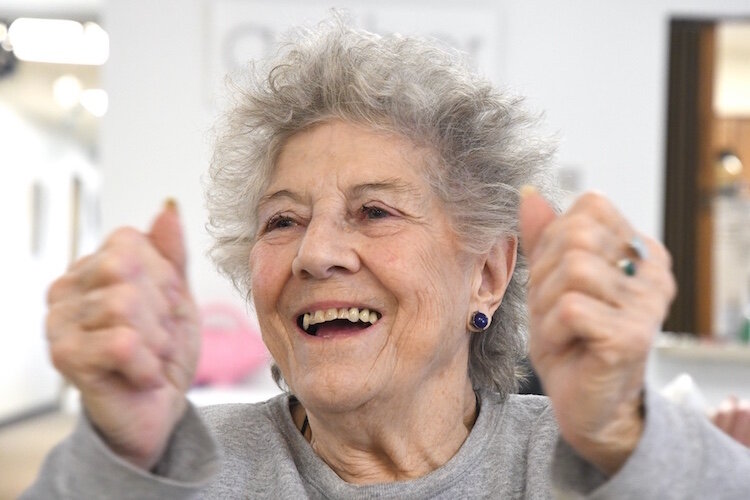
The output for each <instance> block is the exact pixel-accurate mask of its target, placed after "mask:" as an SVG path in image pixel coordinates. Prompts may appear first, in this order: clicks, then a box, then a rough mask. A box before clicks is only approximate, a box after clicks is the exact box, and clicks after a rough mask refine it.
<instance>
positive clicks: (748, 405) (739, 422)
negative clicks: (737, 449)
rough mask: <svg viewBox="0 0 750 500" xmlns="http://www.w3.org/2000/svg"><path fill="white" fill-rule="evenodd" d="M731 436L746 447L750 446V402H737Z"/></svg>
mask: <svg viewBox="0 0 750 500" xmlns="http://www.w3.org/2000/svg"><path fill="white" fill-rule="evenodd" d="M729 435H730V436H732V437H733V438H734V439H736V440H737V441H739V442H740V443H742V444H744V445H745V446H750V401H744V400H743V401H738V402H737V405H736V406H735V411H734V422H733V423H732V427H731V430H730V432H729Z"/></svg>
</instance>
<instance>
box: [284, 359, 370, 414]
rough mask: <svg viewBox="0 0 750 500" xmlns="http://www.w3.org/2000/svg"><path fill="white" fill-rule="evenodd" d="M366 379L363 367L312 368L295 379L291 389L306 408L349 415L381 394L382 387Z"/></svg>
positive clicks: (290, 385) (290, 386)
mask: <svg viewBox="0 0 750 500" xmlns="http://www.w3.org/2000/svg"><path fill="white" fill-rule="evenodd" d="M363 375H364V373H363V371H362V367H361V366H359V367H357V366H351V367H337V368H335V369H332V367H331V366H326V367H321V369H320V370H316V369H314V368H313V369H311V370H307V371H305V372H304V373H303V374H301V376H300V377H296V378H295V380H294V381H293V382H291V383H290V384H289V388H290V389H291V391H292V393H293V394H294V395H295V396H297V398H298V399H299V400H300V401H301V402H302V404H303V405H304V406H305V407H307V408H317V409H320V410H322V411H330V412H337V413H338V412H346V411H350V410H354V409H357V408H359V407H361V406H363V405H365V404H366V403H367V402H368V401H370V400H371V399H373V398H374V397H375V396H376V395H377V394H378V392H379V391H378V390H377V387H380V386H381V384H378V383H376V382H375V381H374V380H373V379H372V377H368V378H364V377H363Z"/></svg>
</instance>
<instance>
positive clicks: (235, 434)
mask: <svg viewBox="0 0 750 500" xmlns="http://www.w3.org/2000/svg"><path fill="white" fill-rule="evenodd" d="M285 405H288V396H287V395H285V394H282V395H279V396H276V397H274V398H271V399H269V400H268V401H263V402H261V403H233V404H221V405H212V406H206V407H202V408H199V410H198V413H199V414H200V416H201V418H202V419H203V421H204V422H205V424H206V426H207V427H208V428H209V429H211V431H212V432H213V433H214V435H216V436H217V437H218V438H219V440H220V441H224V442H226V441H231V440H232V439H233V438H240V437H242V438H244V439H247V438H252V436H254V435H258V436H262V435H264V434H267V433H268V432H271V431H273V432H278V431H279V429H280V427H281V426H282V424H283V422H282V420H283V415H284V413H283V411H282V409H283V408H285Z"/></svg>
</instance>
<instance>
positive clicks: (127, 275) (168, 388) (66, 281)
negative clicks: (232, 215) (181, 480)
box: [47, 207, 200, 469]
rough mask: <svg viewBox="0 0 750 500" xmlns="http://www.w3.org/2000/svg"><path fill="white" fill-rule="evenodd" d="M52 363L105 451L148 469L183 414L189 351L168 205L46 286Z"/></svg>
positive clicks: (192, 343)
mask: <svg viewBox="0 0 750 500" xmlns="http://www.w3.org/2000/svg"><path fill="white" fill-rule="evenodd" d="M48 303H49V314H48V316H47V337H48V340H49V349H50V355H51V357H52V361H53V363H54V365H55V367H56V368H57V369H58V370H59V371H60V372H61V373H62V374H63V375H64V376H65V377H66V378H68V379H69V380H71V381H72V382H73V383H74V384H75V385H76V386H77V387H78V388H79V389H80V391H81V397H82V402H83V406H84V408H85V410H86V412H87V414H88V416H89V418H90V419H91V421H92V422H93V424H94V425H95V427H96V428H97V430H98V431H99V433H100V434H101V435H102V436H103V437H104V439H105V440H106V442H107V443H108V444H109V445H110V446H111V448H112V449H113V451H115V452H116V453H117V454H119V455H120V456H122V457H123V458H125V459H126V460H128V461H130V462H131V463H133V464H134V465H136V466H139V467H141V468H144V469H150V468H151V467H153V465H154V464H155V463H156V462H157V460H158V458H159V457H160V456H161V455H162V453H163V451H164V449H165V447H166V444H167V441H168V439H169V435H170V433H171V432H172V429H173V427H174V426H175V424H176V423H177V422H178V421H179V419H180V417H181V416H182V414H183V413H184V411H185V408H186V407H187V406H186V400H185V392H186V391H187V390H188V388H189V387H190V383H191V381H192V378H193V373H194V371H195V365H196V361H197V355H198V349H199V338H200V337H199V331H198V326H197V325H198V314H197V311H196V308H195V304H194V302H193V299H192V298H191V296H190V293H189V291H188V286H187V282H186V278H185V251H184V246H183V243H182V233H181V229H180V226H179V220H178V216H177V213H176V210H175V209H174V207H167V208H165V210H164V211H163V212H162V213H161V214H160V215H159V216H158V217H157V219H156V220H155V221H154V224H153V226H152V228H151V230H150V231H149V233H146V234H143V233H140V232H138V231H136V230H134V229H130V228H123V229H119V230H117V231H115V232H114V233H113V234H112V235H111V236H110V237H109V238H108V239H107V240H106V242H105V243H104V244H103V245H102V247H101V248H100V249H99V250H98V251H97V252H96V253H94V254H93V255H90V256H88V257H84V258H83V259H81V260H79V261H78V262H76V263H75V264H73V266H71V268H70V269H69V270H68V271H67V272H66V273H65V274H64V275H63V276H62V277H60V278H59V279H58V280H57V281H55V282H54V283H53V284H52V286H51V287H50V289H49V293H48Z"/></svg>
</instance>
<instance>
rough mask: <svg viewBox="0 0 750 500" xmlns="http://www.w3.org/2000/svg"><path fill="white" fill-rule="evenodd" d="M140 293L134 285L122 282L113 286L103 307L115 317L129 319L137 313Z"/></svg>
mask: <svg viewBox="0 0 750 500" xmlns="http://www.w3.org/2000/svg"><path fill="white" fill-rule="evenodd" d="M139 305H140V295H139V293H138V290H137V289H136V287H135V286H133V285H129V284H123V285H120V286H118V287H116V288H115V290H113V291H112V293H111V294H109V296H108V298H107V299H106V305H105V309H106V310H107V311H109V314H110V315H111V316H112V317H113V318H116V319H130V318H132V317H133V316H134V315H135V314H137V311H138V307H139Z"/></svg>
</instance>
